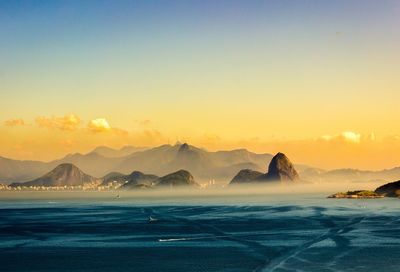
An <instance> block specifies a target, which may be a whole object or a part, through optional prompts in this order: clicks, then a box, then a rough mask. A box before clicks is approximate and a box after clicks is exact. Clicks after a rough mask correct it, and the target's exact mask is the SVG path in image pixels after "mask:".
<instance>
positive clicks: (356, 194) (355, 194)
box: [328, 190, 383, 199]
mask: <svg viewBox="0 0 400 272" xmlns="http://www.w3.org/2000/svg"><path fill="white" fill-rule="evenodd" d="M328 198H351V199H359V198H383V195H380V194H378V193H376V192H374V191H368V190H358V191H348V192H347V193H342V192H340V193H336V194H333V195H330V196H328Z"/></svg>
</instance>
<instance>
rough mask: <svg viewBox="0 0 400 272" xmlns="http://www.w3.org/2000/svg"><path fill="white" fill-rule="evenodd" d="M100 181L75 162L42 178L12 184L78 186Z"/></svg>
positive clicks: (64, 164)
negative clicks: (82, 169)
mask: <svg viewBox="0 0 400 272" xmlns="http://www.w3.org/2000/svg"><path fill="white" fill-rule="evenodd" d="M100 181H101V180H100V179H98V178H95V177H92V176H89V175H87V174H85V173H83V172H82V171H81V170H80V169H79V168H78V167H76V166H75V165H73V164H70V163H63V164H60V165H58V166H57V167H56V168H54V169H53V170H52V171H50V172H49V173H47V174H45V175H44V176H42V177H40V178H37V179H34V180H31V181H27V182H23V183H12V184H11V185H10V186H12V187H16V186H46V187H53V186H78V185H84V184H86V183H100Z"/></svg>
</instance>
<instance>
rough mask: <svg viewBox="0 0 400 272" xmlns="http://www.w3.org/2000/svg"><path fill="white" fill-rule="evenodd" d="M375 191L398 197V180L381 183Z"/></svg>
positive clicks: (399, 188) (399, 183)
mask: <svg viewBox="0 0 400 272" xmlns="http://www.w3.org/2000/svg"><path fill="white" fill-rule="evenodd" d="M375 192H376V193H378V194H380V195H384V196H388V197H400V180H398V181H395V182H390V183H387V184H385V185H382V186H380V187H378V188H376V190H375Z"/></svg>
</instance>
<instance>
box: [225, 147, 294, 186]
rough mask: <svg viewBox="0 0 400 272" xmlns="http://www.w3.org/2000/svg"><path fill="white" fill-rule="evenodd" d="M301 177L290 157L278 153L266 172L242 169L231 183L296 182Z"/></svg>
mask: <svg viewBox="0 0 400 272" xmlns="http://www.w3.org/2000/svg"><path fill="white" fill-rule="evenodd" d="M299 180H300V177H299V174H298V173H297V171H296V169H295V168H294V166H293V164H292V163H291V162H290V160H289V159H288V157H286V155H285V154H283V153H278V154H276V155H275V156H274V157H273V158H272V160H271V162H270V163H269V166H268V172H267V173H266V174H263V173H260V172H258V171H254V170H250V169H244V170H241V171H240V172H239V173H238V174H237V175H236V176H235V177H234V178H233V179H232V181H231V182H230V184H247V183H263V182H274V181H275V182H296V181H299Z"/></svg>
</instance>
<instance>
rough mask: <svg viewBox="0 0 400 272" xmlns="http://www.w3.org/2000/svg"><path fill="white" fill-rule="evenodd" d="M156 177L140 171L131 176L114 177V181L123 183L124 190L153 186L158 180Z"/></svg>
mask: <svg viewBox="0 0 400 272" xmlns="http://www.w3.org/2000/svg"><path fill="white" fill-rule="evenodd" d="M158 178H159V177H158V176H155V175H146V174H143V173H142V172H139V171H133V172H132V173H131V174H130V175H126V176H119V177H114V178H113V179H112V180H114V181H117V182H122V184H123V185H122V187H121V188H122V189H132V188H137V186H138V185H147V186H151V185H152V182H153V181H155V180H156V179H158Z"/></svg>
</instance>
